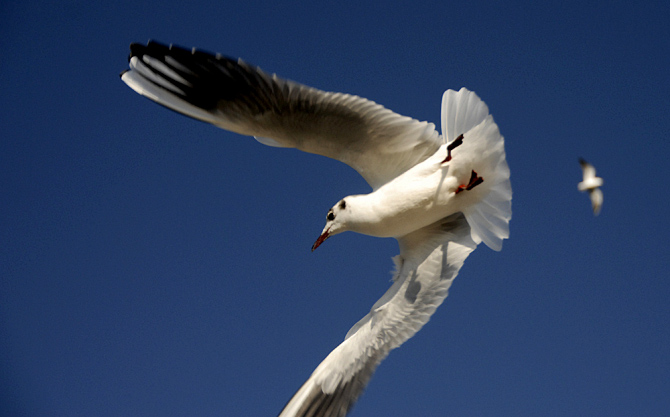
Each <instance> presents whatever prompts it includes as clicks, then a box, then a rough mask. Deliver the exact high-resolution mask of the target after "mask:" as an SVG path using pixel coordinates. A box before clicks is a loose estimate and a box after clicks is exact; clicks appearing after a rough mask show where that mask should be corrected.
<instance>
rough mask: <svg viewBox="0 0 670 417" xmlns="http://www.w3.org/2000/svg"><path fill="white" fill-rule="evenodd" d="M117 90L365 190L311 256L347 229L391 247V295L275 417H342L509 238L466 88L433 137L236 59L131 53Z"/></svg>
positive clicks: (334, 218)
mask: <svg viewBox="0 0 670 417" xmlns="http://www.w3.org/2000/svg"><path fill="white" fill-rule="evenodd" d="M129 61H130V70H128V71H126V72H124V73H123V74H122V77H121V78H122V80H123V81H124V82H125V83H126V84H128V86H130V87H131V88H132V89H134V90H135V91H137V92H138V93H140V94H142V95H144V96H146V97H148V98H150V99H151V100H153V101H155V102H157V103H159V104H161V105H164V106H166V107H168V108H170V109H172V110H175V111H177V112H180V113H183V114H185V115H187V116H190V117H193V118H196V119H199V120H202V121H205V122H208V123H211V124H214V125H216V126H219V127H221V128H223V129H227V130H230V131H233V132H237V133H240V134H244V135H250V136H254V137H255V138H256V139H257V140H258V141H259V142H261V143H263V144H265V145H269V146H277V147H288V148H296V149H299V150H302V151H305V152H310V153H315V154H319V155H324V156H327V157H330V158H334V159H337V160H339V161H341V162H343V163H345V164H347V165H349V166H351V167H352V168H354V169H355V170H356V171H358V172H359V173H360V174H361V175H362V176H363V178H365V180H366V181H367V182H368V183H369V184H370V186H371V187H372V191H371V192H370V193H369V194H365V195H352V196H348V197H345V198H343V199H342V200H340V201H339V202H338V203H337V204H335V206H333V208H331V210H330V211H329V212H328V215H327V222H326V226H325V228H324V229H323V232H322V234H321V236H320V237H319V239H318V240H317V242H316V243H315V245H314V247H313V249H314V248H316V247H318V245H320V244H321V243H322V242H323V241H325V240H326V239H327V238H328V237H329V236H333V235H335V234H338V233H341V232H345V231H353V232H357V233H363V234H367V235H372V236H378V237H394V238H396V239H397V240H398V243H399V246H400V254H399V255H398V256H396V257H395V258H394V262H395V266H396V271H395V273H394V277H393V284H392V285H391V288H389V290H388V291H387V292H386V293H385V294H384V295H383V296H382V297H381V298H380V299H379V300H378V301H377V302H376V303H375V304H374V305H373V306H372V308H371V310H370V312H369V313H368V314H367V315H366V316H365V317H363V318H362V319H361V320H360V321H359V322H358V323H356V324H355V325H354V326H353V327H352V328H351V330H349V332H348V333H347V335H346V337H345V340H344V341H343V342H342V343H341V344H340V345H339V346H338V347H337V348H335V349H334V350H333V351H332V352H331V353H330V354H329V355H328V356H327V357H326V358H325V359H324V360H323V362H321V364H320V365H319V366H318V367H317V368H316V369H315V370H314V372H313V373H312V375H311V376H310V377H309V378H308V379H307V381H306V382H305V383H304V385H303V386H302V387H301V388H300V389H299V390H298V391H297V392H296V394H295V395H294V396H293V397H292V398H291V400H290V401H289V402H288V403H287V404H286V406H285V407H284V409H283V410H282V412H281V414H280V417H342V416H344V415H346V413H347V412H348V410H349V409H350V408H351V406H352V405H353V404H354V403H355V401H356V400H357V398H358V396H359V395H360V394H361V393H362V391H363V389H364V388H365V386H366V384H367V383H368V381H369V379H370V377H371V376H372V374H373V372H374V370H375V369H376V367H377V365H378V364H379V363H380V362H381V361H382V360H383V359H384V358H385V357H386V356H387V355H388V353H389V352H390V351H391V350H392V349H394V348H396V347H398V346H400V345H401V344H402V343H403V342H404V341H406V340H407V339H409V338H410V337H412V335H414V333H416V332H417V331H418V330H419V329H421V327H422V326H423V325H424V324H425V323H426V322H428V320H429V318H430V316H431V315H432V314H433V312H434V311H435V309H436V308H437V307H438V306H439V305H440V304H441V303H442V301H443V300H444V299H445V298H446V296H447V294H448V290H449V287H450V286H451V283H452V281H453V279H454V278H455V277H456V275H457V274H458V272H459V270H460V268H461V266H462V265H463V262H464V261H465V259H466V258H467V257H468V255H469V254H470V253H471V252H472V251H473V250H474V249H475V248H476V247H477V245H478V244H479V243H480V242H484V243H485V244H486V245H487V246H489V247H490V248H492V249H494V250H500V249H501V247H502V241H503V239H506V238H507V237H508V236H509V221H510V219H511V217H512V210H511V200H512V188H511V185H510V181H509V176H510V172H509V168H508V166H507V162H506V158H505V149H504V140H503V137H502V136H501V135H500V132H499V130H498V126H497V125H496V123H495V122H494V121H493V117H492V116H491V115H489V111H488V107H487V106H486V104H485V103H484V102H483V101H482V100H480V99H479V97H478V96H477V95H476V94H475V93H473V92H471V91H468V90H467V89H465V88H462V89H461V90H460V91H453V90H447V91H446V92H445V93H444V95H443V97H442V135H440V134H438V133H437V131H436V129H435V125H433V124H432V123H427V122H420V121H417V120H414V119H412V118H409V117H405V116H401V115H399V114H396V113H394V112H392V111H390V110H388V109H386V108H384V107H382V106H380V105H378V104H376V103H374V102H372V101H370V100H366V99H364V98H361V97H358V96H353V95H349V94H342V93H331V92H325V91H321V90H317V89H314V88H311V87H307V86H304V85H302V84H298V83H295V82H292V81H288V80H285V79H282V78H279V77H277V76H276V75H268V74H266V73H265V72H263V71H261V70H260V69H258V68H255V67H252V66H249V65H248V64H246V63H244V62H243V61H241V60H238V61H235V60H231V59H229V58H225V57H222V56H220V55H212V54H208V53H205V52H201V51H197V50H193V51H188V50H185V49H182V48H178V47H173V46H169V47H168V46H165V45H161V44H158V43H155V42H150V43H149V44H148V45H146V46H144V45H139V44H133V45H131V56H130V58H129Z"/></svg>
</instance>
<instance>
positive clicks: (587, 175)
mask: <svg viewBox="0 0 670 417" xmlns="http://www.w3.org/2000/svg"><path fill="white" fill-rule="evenodd" d="M579 165H581V167H582V177H583V180H584V181H588V180H590V179H592V178H595V176H596V169H595V168H594V167H593V165H591V164H589V163H588V162H586V161H585V160H584V159H582V158H579Z"/></svg>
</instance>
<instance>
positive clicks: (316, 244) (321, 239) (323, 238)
mask: <svg viewBox="0 0 670 417" xmlns="http://www.w3.org/2000/svg"><path fill="white" fill-rule="evenodd" d="M329 231H330V228H328V229H327V230H326V231H325V232H323V233H321V236H319V238H318V239H317V240H316V242H314V244H313V245H312V252H314V249H316V248H318V247H319V246H321V244H322V243H323V242H325V241H326V239H328V238H329V237H330V233H328V232H329Z"/></svg>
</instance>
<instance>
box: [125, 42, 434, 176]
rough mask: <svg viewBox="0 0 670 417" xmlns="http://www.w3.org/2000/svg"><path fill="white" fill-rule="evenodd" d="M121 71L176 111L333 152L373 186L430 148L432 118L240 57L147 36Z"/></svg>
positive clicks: (270, 139)
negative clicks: (270, 69) (422, 118)
mask: <svg viewBox="0 0 670 417" xmlns="http://www.w3.org/2000/svg"><path fill="white" fill-rule="evenodd" d="M129 63H130V69H129V70H127V71H125V72H124V73H122V74H121V79H122V80H123V81H124V82H125V83H126V84H128V86H129V87H131V88H132V89H133V90H135V91H136V92H138V93H139V94H141V95H143V96H146V97H148V98H150V99H151V100H153V101H155V102H157V103H158V104H161V105H163V106H165V107H168V108H170V109H172V110H175V111H177V112H179V113H182V114H185V115H187V116H190V117H193V118H195V119H198V120H202V121H204V122H207V123H211V124H213V125H216V126H218V127H220V128H223V129H226V130H230V131H233V132H236V133H240V134H243V135H249V136H254V137H256V139H257V140H258V141H259V142H261V143H263V144H266V145H270V146H278V147H287V148H297V149H299V150H301V151H305V152H309V153H315V154H319V155H324V156H327V157H329V158H333V159H337V160H339V161H341V162H344V163H345V164H347V165H349V166H351V167H352V168H354V169H355V170H356V171H358V172H359V173H360V174H361V175H362V176H363V178H365V180H366V181H367V182H368V183H369V184H370V185H371V186H372V188H373V189H377V188H379V187H380V186H381V185H383V184H384V183H386V182H388V181H389V180H391V179H393V178H395V177H396V176H398V175H400V174H401V173H403V172H404V171H406V170H407V169H409V168H411V167H412V166H414V165H416V164H417V163H419V162H421V161H423V160H424V159H426V158H427V157H428V156H430V155H432V154H433V153H435V151H436V150H437V149H438V147H439V145H440V136H439V134H438V133H437V132H436V130H435V125H433V124H432V123H427V122H419V121H417V120H415V119H412V118H410V117H405V116H401V115H399V114H397V113H394V112H392V111H391V110H388V109H386V108H384V107H383V106H381V105H379V104H376V103H374V102H373V101H370V100H367V99H364V98H361V97H358V96H353V95H349V94H342V93H330V92H325V91H321V90H317V89H315V88H311V87H308V86H305V85H302V84H298V83H295V82H292V81H288V80H284V79H282V78H279V77H277V76H276V75H268V74H266V73H265V72H263V71H261V70H260V69H259V68H257V67H254V66H251V65H249V64H247V63H245V62H243V61H242V60H232V59H230V58H227V57H224V56H221V55H218V54H217V55H212V54H210V53H207V52H203V51H197V50H195V49H193V50H186V49H183V48H179V47H176V46H172V45H171V46H165V45H162V44H159V43H156V42H149V43H148V44H147V45H146V46H145V45H140V44H132V45H130V57H129Z"/></svg>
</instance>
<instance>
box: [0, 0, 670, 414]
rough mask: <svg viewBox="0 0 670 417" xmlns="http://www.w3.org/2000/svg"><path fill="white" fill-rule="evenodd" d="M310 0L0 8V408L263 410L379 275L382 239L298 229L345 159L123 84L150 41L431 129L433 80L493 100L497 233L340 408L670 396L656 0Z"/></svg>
mask: <svg viewBox="0 0 670 417" xmlns="http://www.w3.org/2000/svg"><path fill="white" fill-rule="evenodd" d="M319 4H321V3H319V2H313V1H305V2H286V1H271V2H262V1H253V0H251V1H250V0H244V1H218V0H217V1H208V2H175V1H172V0H168V1H160V2H158V1H157V2H144V1H133V2H130V1H109V2H84V1H60V2H48V1H35V0H28V1H6V2H3V3H2V5H0V47H1V49H2V62H1V64H0V79H1V80H2V82H0V108H1V110H2V111H1V112H0V126H1V127H2V131H1V134H0V191H1V197H0V215H1V217H0V396H1V404H0V407H2V409H1V410H0V414H2V415H8V416H31V417H32V416H68V417H70V416H161V417H166V416H274V415H276V414H277V413H278V412H279V411H280V410H281V408H282V407H283V405H284V404H285V403H286V401H288V399H289V398H290V397H291V395H292V394H293V393H294V392H295V391H296V390H297V389H298V388H299V387H300V385H301V384H302V382H303V381H304V380H305V379H306V378H307V377H308V376H309V375H310V373H311V372H312V370H313V369H314V368H315V367H316V365H317V364H318V363H319V362H320V361H321V360H322V359H323V358H324V357H325V356H326V355H327V354H328V353H329V352H330V351H331V349H333V348H334V347H335V346H336V345H337V344H339V343H340V342H341V340H342V339H343V337H344V335H345V334H346V332H347V330H348V329H349V328H350V327H351V326H352V325H353V324H354V323H355V322H356V321H357V320H358V319H360V318H361V317H362V316H363V315H365V314H366V313H367V312H368V310H369V308H370V307H371V306H372V304H373V303H374V301H375V300H377V298H378V297H379V296H381V295H382V294H383V293H384V291H386V289H387V288H388V287H389V285H390V278H391V275H390V270H391V269H392V262H391V259H390V258H391V257H392V256H394V255H396V254H397V251H398V248H397V244H396V242H395V241H394V240H393V239H376V238H371V237H365V236H359V235H354V234H352V233H349V234H343V235H340V236H337V237H336V238H333V239H331V240H329V241H328V242H326V244H324V245H323V246H322V247H320V248H319V249H318V250H317V251H316V252H314V253H310V247H311V245H312V243H313V242H314V240H315V239H316V237H317V236H318V235H319V233H320V232H321V229H322V228H323V225H324V223H325V216H326V212H327V210H328V209H329V208H330V207H331V206H332V205H333V204H334V203H335V202H337V201H338V200H339V199H340V198H342V197H344V196H346V195H349V194H356V193H364V192H367V191H368V190H369V189H368V186H367V184H366V183H365V182H364V180H363V179H362V178H360V177H359V176H358V175H357V174H356V173H355V172H354V171H353V170H352V169H350V168H349V167H347V166H345V165H343V164H341V163H339V162H337V161H331V160H328V159H326V158H323V157H319V156H314V155H308V154H302V153H300V152H298V151H295V150H279V149H275V148H269V147H264V146H263V145H261V144H259V143H257V142H255V141H254V140H253V139H251V138H246V137H243V136H239V135H235V134H232V133H228V132H224V131H222V130H219V129H216V128H214V127H212V126H209V125H206V124H204V123H201V122H197V121H194V120H190V119H188V118H186V117H183V116H179V115H177V114H176V113H174V112H171V111H168V110H166V109H164V108H162V107H160V106H158V105H156V104H154V103H152V102H150V101H149V100H147V99H145V98H143V97H141V96H139V95H137V94H136V93H134V92H133V91H132V90H130V89H129V88H128V87H126V86H125V85H124V84H123V83H122V82H121V80H120V79H119V76H118V75H119V73H120V72H121V71H122V70H123V69H125V68H126V67H127V55H128V45H129V44H130V43H131V42H146V41H147V40H148V39H149V38H151V39H155V40H158V41H161V42H165V43H176V44H179V45H183V46H187V47H191V46H198V47H200V48H203V49H206V50H209V51H212V52H221V53H223V54H225V55H229V56H233V57H238V56H239V57H243V58H244V59H245V60H247V61H248V62H251V63H253V64H255V65H259V66H261V67H262V68H263V69H265V70H267V71H269V72H276V73H277V74H280V75H281V76H283V77H285V78H289V79H293V80H296V81H299V82H302V83H305V84H308V85H311V86H314V87H317V88H321V89H324V90H331V91H341V92H347V93H352V94H358V95H360V96H363V97H366V98H369V99H371V100H374V101H376V102H378V103H380V104H383V105H384V106H386V107H388V108H390V109H392V110H394V111H396V112H398V113H401V114H404V115H408V116H412V117H414V118H417V119H419V120H429V121H432V122H434V123H436V125H437V126H439V123H440V100H441V96H442V92H443V91H444V90H446V89H448V88H452V89H459V88H460V87H463V86H465V87H467V88H469V89H471V90H474V91H476V92H477V93H478V94H479V95H480V97H482V99H483V100H484V101H485V102H486V103H487V104H488V106H489V108H490V110H491V112H492V114H493V115H494V117H495V120H496V122H497V123H498V125H499V127H500V130H501V132H502V134H503V135H504V136H505V140H506V149H507V158H508V162H509V166H510V169H511V172H512V178H511V179H512V187H513V190H514V197H513V200H512V209H513V213H514V214H513V218H512V222H511V238H510V239H509V240H508V241H505V243H504V246H503V250H502V251H501V252H499V253H498V252H493V251H491V250H490V249H488V248H487V247H485V246H484V245H480V247H479V248H478V250H476V251H475V252H474V253H473V254H472V255H470V257H469V258H468V259H467V261H466V263H465V266H464V267H463V269H462V270H461V272H460V275H459V276H458V277H457V278H456V280H455V282H454V285H453V286H452V288H451V291H450V295H449V297H448V298H447V299H446V301H445V303H444V304H443V305H442V306H441V307H440V308H439V309H438V311H437V312H436V314H435V315H434V316H433V318H432V319H431V321H430V322H429V323H428V324H427V325H426V326H425V327H424V328H423V330H421V331H420V332H419V333H418V334H417V335H416V336H415V337H414V338H412V339H410V340H409V341H408V342H407V343H406V344H405V345H403V346H402V347H401V348H400V349H398V350H395V351H393V352H392V353H391V355H390V356H389V357H388V358H387V359H386V361H384V362H383V363H382V365H381V367H380V368H379V369H378V371H377V373H376V374H375V376H374V377H373V379H372V381H371V383H370V385H369V387H368V389H367V391H366V393H365V394H364V395H363V396H362V397H361V400H360V401H359V402H358V404H357V405H356V407H355V408H354V410H353V412H352V413H351V416H353V417H362V416H390V417H392V416H537V415H542V416H631V415H636V416H665V415H668V412H670V411H669V410H670V396H669V395H668V393H669V392H670V377H669V375H670V351H669V346H670V326H669V324H670V307H669V301H668V300H669V299H670V276H669V274H668V266H669V263H670V261H669V258H670V253H669V251H668V237H670V222H669V221H668V212H669V208H668V207H669V206H670V190H669V186H668V175H669V174H670V142H669V140H668V139H669V135H670V117H668V108H669V97H670V81H669V80H668V79H669V77H668V74H669V68H670V59H669V56H670V54H669V51H670V26H669V25H668V22H669V21H670V6H668V5H667V2H665V1H658V2H655V3H654V2H644V1H643V2H630V1H628V2H622V1H613V2H605V1H603V2H584V1H570V0H568V1H548V2H536V1H532V2H531V1H528V2H516V1H504V2H502V1H500V2H481V1H469V2H453V1H444V0H440V1H433V2H424V3H421V2H393V1H387V2H369V3H366V2H361V1H348V0H344V1H337V2H330V3H329V4H328V5H319ZM579 157H584V158H585V159H587V160H588V161H590V162H592V163H593V164H594V165H595V167H596V169H597V171H598V174H599V175H601V176H602V177H603V178H604V180H605V185H604V187H603V192H604V195H605V201H604V206H603V209H602V213H601V214H600V216H598V217H594V216H593V214H592V212H591V208H590V203H589V200H588V197H587V195H586V194H583V193H580V192H578V191H577V182H578V181H579V180H580V179H581V170H580V167H579V164H578V162H577V160H578V158H579Z"/></svg>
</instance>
